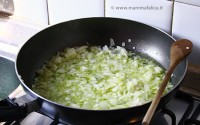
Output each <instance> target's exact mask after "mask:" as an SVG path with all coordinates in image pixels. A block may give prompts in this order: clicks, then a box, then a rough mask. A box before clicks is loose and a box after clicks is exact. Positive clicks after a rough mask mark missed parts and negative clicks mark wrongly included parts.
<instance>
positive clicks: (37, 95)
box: [15, 17, 188, 112]
mask: <svg viewBox="0 0 200 125" xmlns="http://www.w3.org/2000/svg"><path fill="white" fill-rule="evenodd" d="M87 19H89V20H92V19H102V20H103V19H116V20H124V21H131V22H135V23H139V24H141V25H143V26H146V27H149V28H152V29H154V30H157V31H159V32H162V33H164V34H165V35H167V36H168V37H170V38H171V39H172V40H174V41H176V39H175V38H173V37H172V36H171V35H170V34H168V33H167V32H165V31H163V30H161V29H160V28H158V27H155V26H152V25H148V24H145V23H142V22H138V21H134V20H130V19H124V18H116V17H87V18H79V19H73V20H69V21H64V22H61V23H57V24H54V25H51V26H48V27H46V28H44V29H42V30H41V31H39V32H38V33H36V34H35V35H34V36H32V37H31V38H30V39H28V40H27V41H26V42H25V43H24V44H23V45H22V46H21V47H20V49H19V51H18V54H17V56H16V61H15V72H16V74H17V76H18V79H19V80H20V82H21V84H22V85H23V87H25V89H26V91H27V90H28V94H31V95H32V96H34V98H35V99H38V98H39V99H42V100H44V101H46V102H48V103H51V104H53V105H56V106H60V107H62V108H70V109H75V110H82V111H93V112H110V111H119V110H130V109H132V108H137V107H140V106H143V105H147V104H150V103H151V102H152V100H151V101H148V102H145V103H143V104H140V105H136V106H131V107H126V108H119V109H108V110H93V109H84V108H75V107H70V106H65V105H62V104H60V103H57V102H54V101H51V100H49V99H47V98H44V97H43V96H41V95H39V94H38V93H36V92H34V91H33V90H32V89H31V88H29V87H28V86H27V85H26V83H24V81H23V79H22V77H21V75H20V74H19V73H18V70H17V63H18V61H17V60H18V56H19V54H20V52H21V49H22V48H23V47H24V46H25V45H26V43H28V41H30V40H31V39H32V38H33V37H35V36H37V35H38V34H40V32H45V31H46V30H49V29H51V28H52V27H56V26H59V25H62V24H64V23H70V22H73V21H79V20H87ZM174 41H173V42H174ZM183 61H185V71H184V73H183V75H182V77H181V78H180V80H179V82H178V83H177V84H176V85H175V86H173V89H172V90H170V91H169V92H168V93H166V94H164V95H163V96H162V98H163V97H165V96H166V95H168V94H170V92H171V91H173V90H174V89H176V88H177V87H178V86H179V85H180V83H181V81H182V80H183V78H184V76H185V74H186V71H187V67H188V60H187V59H184V60H183Z"/></svg>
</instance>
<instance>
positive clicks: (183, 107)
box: [0, 91, 200, 125]
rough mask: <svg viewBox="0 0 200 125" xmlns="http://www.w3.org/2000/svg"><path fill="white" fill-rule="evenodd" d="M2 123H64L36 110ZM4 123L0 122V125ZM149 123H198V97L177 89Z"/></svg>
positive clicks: (154, 124) (152, 124) (158, 124)
mask: <svg viewBox="0 0 200 125" xmlns="http://www.w3.org/2000/svg"><path fill="white" fill-rule="evenodd" d="M22 100H23V99H22ZM25 100H27V99H25ZM4 124H5V125H9V124H13V125H18V124H20V125H29V124H30V125H33V124H34V125H64V124H62V123H58V122H57V121H54V120H52V119H50V118H48V117H47V116H44V115H42V114H39V113H38V112H32V113H30V114H29V115H28V116H27V117H26V118H24V119H22V120H20V121H15V122H7V123H4ZM4 124H1V123H0V125H4ZM134 125H141V123H136V124H134ZM150 125H200V99H199V98H195V97H193V96H191V95H189V94H186V93H184V92H181V91H178V92H177V94H176V96H175V97H174V98H173V99H172V100H171V101H170V102H169V103H168V104H167V105H166V106H165V108H163V109H162V110H161V112H158V113H156V114H154V117H153V119H152V120H151V123H150Z"/></svg>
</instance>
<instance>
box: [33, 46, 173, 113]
mask: <svg viewBox="0 0 200 125" xmlns="http://www.w3.org/2000/svg"><path fill="white" fill-rule="evenodd" d="M37 73H38V75H37V77H36V78H35V80H34V81H35V84H33V90H34V91H35V92H36V93H38V94H40V95H41V96H43V97H45V98H47V99H49V100H52V101H55V102H57V103H60V104H63V105H65V106H70V107H74V108H83V109H94V110H107V109H118V108H126V107H131V106H136V105H141V104H144V103H145V102H148V101H150V100H152V98H153V97H154V96H155V93H156V92H157V90H158V88H159V85H160V83H161V81H162V79H163V77H164V75H165V70H164V69H163V68H162V67H160V66H158V65H157V64H156V63H155V62H154V61H153V60H150V59H147V58H144V57H142V56H139V55H137V54H134V53H132V52H128V51H126V49H125V48H123V47H120V46H117V47H116V48H113V47H112V48H109V47H107V46H104V47H102V48H101V47H98V46H92V47H88V46H81V47H77V48H66V49H64V51H62V52H59V53H58V54H57V55H55V56H53V57H52V58H51V59H50V60H49V61H48V62H47V63H45V64H44V65H43V67H42V68H41V69H39V70H38V72H37ZM172 87H173V86H172V84H171V83H169V84H168V86H167V88H166V90H165V92H168V91H169V90H171V89H172Z"/></svg>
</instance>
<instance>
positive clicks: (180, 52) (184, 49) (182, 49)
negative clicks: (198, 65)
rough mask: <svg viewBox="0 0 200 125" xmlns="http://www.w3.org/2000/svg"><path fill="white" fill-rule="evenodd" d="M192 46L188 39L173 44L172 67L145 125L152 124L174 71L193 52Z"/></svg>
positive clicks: (171, 53) (144, 122)
mask: <svg viewBox="0 0 200 125" xmlns="http://www.w3.org/2000/svg"><path fill="white" fill-rule="evenodd" d="M192 46H193V45H192V42H191V41H189V40H186V39H182V40H178V41H176V42H174V43H173V44H172V46H171V50H170V60H171V62H170V67H169V69H168V71H167V73H166V75H165V77H164V79H163V81H162V83H161V85H160V87H159V90H158V92H157V94H156V96H155V98H154V99H153V101H152V103H151V105H150V107H149V109H148V111H147V113H146V115H145V117H144V119H143V121H142V124H143V125H148V124H149V123H150V121H151V118H152V116H153V114H154V112H155V110H156V108H157V106H158V103H159V102H160V99H161V97H162V95H163V92H164V90H165V88H166V86H167V83H168V81H169V80H170V78H171V75H172V73H173V71H174V69H175V68H176V66H177V65H178V64H179V63H180V62H181V61H182V60H184V59H185V58H186V57H187V56H188V55H189V54H190V53H191V52H192Z"/></svg>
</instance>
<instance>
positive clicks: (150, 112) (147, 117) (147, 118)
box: [142, 65, 175, 125]
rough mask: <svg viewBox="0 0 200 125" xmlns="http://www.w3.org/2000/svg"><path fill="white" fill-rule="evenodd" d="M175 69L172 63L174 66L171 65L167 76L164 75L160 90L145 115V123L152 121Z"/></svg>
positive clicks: (145, 124)
mask: <svg viewBox="0 0 200 125" xmlns="http://www.w3.org/2000/svg"><path fill="white" fill-rule="evenodd" d="M174 69H175V65H172V66H170V68H169V70H168V71H167V73H166V75H165V77H164V79H163V81H162V83H161V85H160V87H159V90H158V91H157V94H156V96H155V97H154V99H153V101H152V103H151V105H150V107H149V109H148V111H147V113H146V114H145V116H144V119H143V121H142V124H143V125H148V124H149V123H150V120H151V118H152V116H153V114H154V112H155V110H156V108H157V106H158V103H159V102H160V99H161V97H162V94H163V92H164V91H165V88H166V86H167V83H168V81H169V80H170V78H171V75H172V72H173V70H174Z"/></svg>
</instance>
